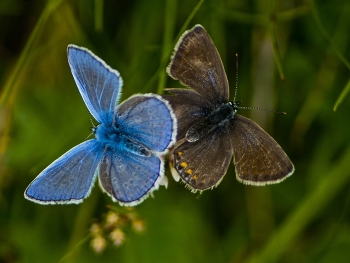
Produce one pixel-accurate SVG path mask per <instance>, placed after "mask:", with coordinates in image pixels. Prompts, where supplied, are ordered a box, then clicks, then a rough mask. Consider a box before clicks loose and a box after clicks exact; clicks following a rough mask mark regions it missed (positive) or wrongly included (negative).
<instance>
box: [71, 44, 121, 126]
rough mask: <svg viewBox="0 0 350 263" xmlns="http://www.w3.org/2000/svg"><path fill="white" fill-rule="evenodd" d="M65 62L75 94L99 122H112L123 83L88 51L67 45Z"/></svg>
mask: <svg viewBox="0 0 350 263" xmlns="http://www.w3.org/2000/svg"><path fill="white" fill-rule="evenodd" d="M67 53H68V62H69V66H70V68H71V71H72V74H73V77H74V80H75V82H76V84H77V86H78V88H79V92H80V94H81V96H82V97H83V100H84V102H85V104H86V106H87V107H88V109H89V111H90V113H91V114H92V116H94V118H95V119H96V120H97V121H98V122H99V123H108V124H110V123H112V121H113V116H112V114H111V113H112V112H114V108H115V106H116V103H117V102H118V101H119V97H120V93H121V88H122V85H123V80H122V78H121V77H120V75H119V72H118V71H116V70H114V69H112V68H111V67H109V66H108V65H107V64H106V63H105V62H104V61H103V60H101V59H100V58H98V57H97V56H96V55H94V54H93V53H92V52H91V51H89V50H87V49H85V48H82V47H77V46H75V45H69V46H68V48H67Z"/></svg>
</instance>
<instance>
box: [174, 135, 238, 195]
mask: <svg viewBox="0 0 350 263" xmlns="http://www.w3.org/2000/svg"><path fill="white" fill-rule="evenodd" d="M179 143H180V145H178V146H177V147H176V148H175V149H174V150H173V152H172V153H171V154H170V167H171V172H172V175H173V177H174V179H175V180H176V181H178V180H179V179H180V178H181V180H182V181H183V182H184V183H185V184H186V186H187V187H189V188H190V189H191V190H192V191H194V192H195V191H197V190H199V191H203V190H206V189H209V188H213V187H214V186H217V185H218V184H219V183H220V182H221V180H222V178H223V176H224V175H225V174H226V172H227V169H228V167H229V165H230V163H231V159H232V154H233V149H232V145H231V138H230V134H229V133H228V132H227V131H225V130H223V129H221V128H217V129H216V130H214V131H213V132H211V133H209V134H207V135H206V137H203V138H201V139H200V140H198V141H196V142H188V141H187V140H186V139H183V140H181V141H180V142H179Z"/></svg>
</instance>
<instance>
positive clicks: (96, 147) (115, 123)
mask: <svg viewBox="0 0 350 263" xmlns="http://www.w3.org/2000/svg"><path fill="white" fill-rule="evenodd" d="M68 61H69V65H70V67H71V71H72V74H73V77H74V79H75V82H76V84H77V86H78V90H79V92H80V94H81V96H82V98H83V100H84V102H85V104H86V106H87V107H88V109H89V111H90V113H91V115H92V116H93V117H94V118H95V119H96V120H97V121H98V122H99V124H98V125H97V126H96V127H94V128H92V129H91V130H92V132H93V133H94V135H95V138H94V139H91V140H88V141H85V142H83V143H81V144H79V145H77V146H75V147H74V148H72V149H71V150H70V151H68V152H67V153H65V154H63V155H62V156H61V157H60V158H58V159H57V160H56V161H54V162H53V163H52V164H50V165H49V166H48V167H47V168H46V169H44V170H43V171H42V172H41V173H40V174H39V175H38V176H37V177H36V178H35V179H34V181H33V182H32V183H31V184H30V185H29V186H28V187H27V189H26V190H25V193H24V196H25V198H27V199H29V200H31V201H33V202H37V203H40V204H71V203H74V204H77V203H81V202H82V201H83V199H84V198H86V197H87V196H88V195H89V194H90V192H91V189H92V187H93V185H94V182H95V180H96V178H97V177H98V178H99V183H100V186H101V188H102V190H103V191H105V192H106V193H107V194H108V195H109V196H111V197H112V199H113V201H117V202H119V203H120V204H121V205H126V206H132V205H136V204H139V203H140V202H142V201H143V200H144V199H145V198H147V197H148V195H149V194H150V193H152V192H153V191H154V190H156V189H158V188H159V186H160V185H161V184H163V183H164V181H163V180H164V155H165V154H166V153H167V151H168V148H169V147H171V146H172V145H173V144H174V142H175V137H176V126H177V121H176V118H175V116H174V113H173V111H172V108H171V107H170V105H169V103H168V102H167V101H166V100H164V99H163V98H161V97H160V96H158V95H155V94H144V95H134V96H131V97H130V98H129V99H127V100H125V101H124V102H122V103H121V104H119V105H117V103H118V100H119V97H120V94H121V86H122V83H123V82H122V79H121V77H120V75H119V72H118V71H116V70H113V69H112V68H110V67H109V66H108V65H107V64H106V63H105V62H104V61H102V60H101V59H99V58H98V57H97V56H95V55H94V54H93V53H92V52H91V51H89V50H87V49H85V48H81V47H77V46H75V45H69V46H68Z"/></svg>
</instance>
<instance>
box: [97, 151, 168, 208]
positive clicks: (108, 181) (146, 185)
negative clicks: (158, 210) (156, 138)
mask: <svg viewBox="0 0 350 263" xmlns="http://www.w3.org/2000/svg"><path fill="white" fill-rule="evenodd" d="M163 176H164V161H163V160H162V159H160V158H159V157H158V156H156V155H155V154H151V155H150V156H141V155H137V154H135V153H132V152H130V151H128V150H127V149H124V150H120V149H119V150H118V151H115V149H112V148H109V149H106V152H105V155H104V158H103V160H102V162H101V166H100V172H99V182H100V186H101V188H102V189H103V190H104V191H105V192H106V193H107V194H108V195H110V196H111V197H112V199H113V201H118V202H119V203H120V204H121V205H125V206H134V205H137V204H139V203H141V202H142V201H143V200H144V199H146V198H147V197H148V195H149V194H150V193H151V192H152V191H153V190H156V189H158V187H159V185H160V183H161V181H162V178H163Z"/></svg>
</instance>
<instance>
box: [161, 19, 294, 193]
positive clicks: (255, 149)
mask: <svg viewBox="0 0 350 263" xmlns="http://www.w3.org/2000/svg"><path fill="white" fill-rule="evenodd" d="M167 72H168V74H169V75H170V76H171V77H172V78H174V79H177V80H180V81H181V82H182V83H183V84H184V85H186V86H188V87H190V88H180V89H176V88H171V89H167V91H169V92H170V93H172V94H173V95H164V98H166V99H167V100H168V101H169V102H170V104H171V106H172V108H173V109H174V112H175V115H176V117H177V120H178V136H177V139H178V142H177V144H176V145H175V148H174V149H173V150H172V152H171V153H170V166H171V171H172V175H173V177H174V178H175V180H177V181H178V180H180V179H181V180H182V181H183V182H184V183H185V184H186V186H187V187H188V188H190V189H191V190H192V191H194V192H195V191H197V190H199V191H203V190H206V189H209V188H213V187H214V186H217V185H218V184H219V183H220V181H221V180H222V178H223V177H224V175H225V174H226V172H227V169H228V167H229V165H230V162H231V159H232V156H233V162H234V164H235V168H236V177H237V180H238V181H240V182H242V183H244V184H250V185H266V184H274V183H278V182H281V181H282V180H284V179H285V178H286V177H288V176H290V175H291V174H293V172H294V166H293V164H292V162H291V161H290V160H289V158H288V156H287V155H286V154H285V152H284V151H283V150H282V148H281V147H280V146H279V145H278V143H277V142H276V141H275V140H274V139H273V138H272V137H271V136H270V135H269V134H267V133H266V132H265V131H264V130H263V129H262V128H260V126H259V125H257V124H256V123H255V122H253V121H251V120H250V119H247V118H245V117H243V116H240V115H238V114H237V113H236V112H237V110H238V104H237V103H234V102H231V101H229V84H228V81H227V77H226V73H225V70H224V67H223V64H222V61H221V58H220V55H219V53H218V51H217V49H216V47H215V45H214V43H213V41H212V40H211V38H210V36H209V35H208V33H207V32H206V31H205V29H204V28H203V27H202V26H201V25H196V26H195V27H193V28H192V29H191V30H188V31H186V32H185V33H184V34H183V35H182V37H181V38H180V40H179V41H178V43H177V44H176V47H175V51H174V54H173V56H172V60H171V62H170V65H169V66H168V68H167Z"/></svg>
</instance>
